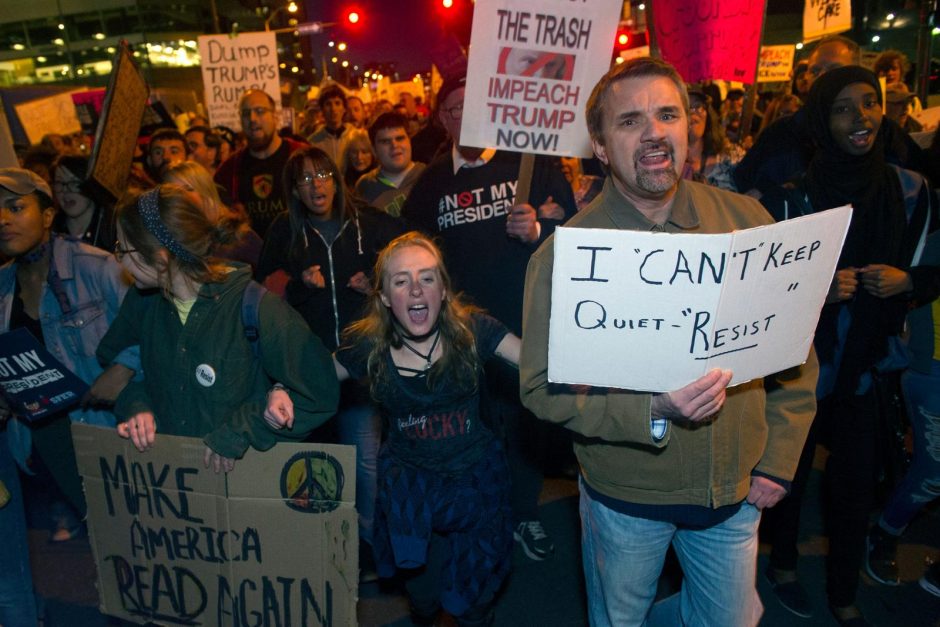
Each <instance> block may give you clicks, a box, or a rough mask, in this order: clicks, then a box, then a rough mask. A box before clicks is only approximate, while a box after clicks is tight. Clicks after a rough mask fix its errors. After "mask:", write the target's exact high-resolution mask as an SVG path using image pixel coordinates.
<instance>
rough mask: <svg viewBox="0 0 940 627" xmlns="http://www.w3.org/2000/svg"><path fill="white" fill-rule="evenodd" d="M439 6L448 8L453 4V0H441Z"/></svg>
mask: <svg viewBox="0 0 940 627" xmlns="http://www.w3.org/2000/svg"><path fill="white" fill-rule="evenodd" d="M441 6H442V7H444V8H445V9H449V8H451V7H453V6H454V0H441Z"/></svg>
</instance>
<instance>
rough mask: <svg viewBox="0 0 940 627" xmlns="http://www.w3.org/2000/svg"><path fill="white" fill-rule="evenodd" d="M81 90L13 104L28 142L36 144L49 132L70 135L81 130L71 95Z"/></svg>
mask: <svg viewBox="0 0 940 627" xmlns="http://www.w3.org/2000/svg"><path fill="white" fill-rule="evenodd" d="M82 91H84V89H76V90H74V91H66V92H62V93H60V94H56V95H54V96H46V97H45V98H37V99H35V100H30V101H28V102H22V103H20V104H18V105H15V106H14V108H15V109H16V117H18V118H19V119H20V124H22V125H23V130H25V131H26V136H27V137H28V138H29V143H31V144H38V143H39V142H40V141H41V140H42V138H43V136H44V135H47V134H50V133H55V134H58V135H71V134H72V133H78V132H81V130H82V125H81V122H80V121H79V119H78V113H77V112H76V110H75V103H74V102H73V100H72V95H73V94H76V93H81V92H82Z"/></svg>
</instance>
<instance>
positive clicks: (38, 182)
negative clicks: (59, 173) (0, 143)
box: [0, 168, 52, 198]
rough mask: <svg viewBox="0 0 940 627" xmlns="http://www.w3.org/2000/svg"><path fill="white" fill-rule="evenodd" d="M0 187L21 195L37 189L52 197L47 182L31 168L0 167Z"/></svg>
mask: <svg viewBox="0 0 940 627" xmlns="http://www.w3.org/2000/svg"><path fill="white" fill-rule="evenodd" d="M0 187H3V188H5V189H8V190H10V191H11V192H13V193H14V194H19V195H21V196H25V195H26V194H32V193H33V192H34V191H36V190H39V191H41V192H42V193H44V194H45V195H46V196H48V197H49V198H52V190H51V189H50V188H49V183H47V182H46V181H45V180H44V179H43V178H42V177H41V176H39V175H38V174H36V173H35V172H33V171H32V170H24V169H23V168H0Z"/></svg>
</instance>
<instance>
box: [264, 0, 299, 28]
mask: <svg viewBox="0 0 940 627" xmlns="http://www.w3.org/2000/svg"><path fill="white" fill-rule="evenodd" d="M297 8H298V7H297V3H296V2H293V0H291V3H290V4H288V5H287V6H286V7H278V8H277V9H274V10H273V11H271V15H269V16H268V18H267V19H266V20H265V21H264V30H266V31H269V30H271V20H273V19H274V17H275V16H276V15H277V14H278V13H280V12H281V11H287V12H288V13H296V12H297Z"/></svg>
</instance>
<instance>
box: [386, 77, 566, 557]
mask: <svg viewBox="0 0 940 627" xmlns="http://www.w3.org/2000/svg"><path fill="white" fill-rule="evenodd" d="M465 82H466V76H465V75H462V74H461V75H458V76H455V77H452V78H449V79H448V80H447V81H445V82H444V84H443V85H442V86H441V90H440V92H439V93H438V96H437V103H438V111H437V115H438V120H439V121H440V122H441V125H442V126H443V127H444V129H445V130H446V131H447V133H448V135H449V136H450V138H451V140H452V142H453V143H452V146H451V147H450V149H449V150H447V151H446V152H445V153H444V154H442V155H440V156H439V157H438V158H436V159H435V160H434V161H432V162H431V163H430V164H429V165H428V166H427V168H426V169H425V171H424V173H423V174H422V175H421V177H420V178H419V179H418V181H417V182H416V183H415V186H414V187H413V188H412V190H411V193H410V194H409V195H408V199H407V200H406V201H405V206H404V207H403V208H402V213H401V215H402V218H404V219H405V221H406V222H409V223H410V224H411V225H413V226H414V227H415V228H417V229H419V230H422V231H424V232H425V233H428V234H430V235H434V236H437V237H438V238H439V239H440V241H441V244H442V247H443V249H444V255H445V258H446V259H447V263H448V268H449V269H450V272H451V277H452V278H453V280H454V283H455V285H456V287H457V289H459V290H461V291H463V292H464V293H465V294H467V295H469V296H470V297H471V298H472V299H473V301H474V303H475V304H477V305H479V306H481V307H484V308H485V309H486V310H487V311H488V312H489V313H490V314H491V315H492V316H494V317H495V318H497V319H498V320H500V321H502V322H503V324H505V325H506V326H507V327H509V329H510V330H511V331H512V332H513V333H516V334H519V333H520V332H521V331H522V288H523V285H524V282H525V269H526V265H527V264H528V262H529V257H530V256H531V255H532V253H533V252H535V249H536V247H537V246H538V245H539V243H541V242H542V241H544V240H545V238H546V237H548V235H550V234H551V233H552V232H553V231H554V229H555V226H556V225H558V224H560V223H561V222H563V221H564V220H566V219H567V218H568V217H570V216H572V215H574V214H575V213H576V211H577V209H576V205H575V201H574V195H573V193H572V191H571V186H570V185H568V182H567V181H566V180H565V178H564V176H563V175H562V174H561V171H560V169H559V168H557V167H555V166H554V165H553V164H552V163H551V162H550V161H549V160H547V159H545V158H543V157H537V158H536V159H535V167H534V169H533V173H532V186H531V192H530V195H529V198H530V201H529V203H526V204H516V203H515V195H516V182H517V180H518V178H519V163H520V155H519V153H512V152H499V151H496V150H495V149H493V148H487V149H485V150H484V149H482V148H473V147H470V146H462V145H460V129H461V120H462V118H463V114H464V91H465V87H464V85H465ZM536 207H538V210H536ZM494 370H496V371H498V370H500V369H499V368H495V369H494ZM503 370H506V371H505V372H495V373H494V372H493V371H492V370H491V371H490V372H489V374H490V377H489V378H490V381H491V384H493V385H492V387H494V388H495V389H494V390H493V391H492V393H491V397H492V398H493V399H495V401H496V402H495V404H496V405H498V407H497V408H495V409H494V412H498V413H499V414H500V415H499V417H498V419H499V420H501V421H502V424H504V425H505V428H506V431H507V439H508V447H507V449H508V450H507V453H508V456H509V467H510V473H511V475H512V477H511V479H512V482H513V485H512V498H513V514H514V517H515V525H516V532H515V537H516V540H517V541H518V542H520V543H521V544H522V548H523V550H524V552H525V553H526V555H527V556H528V557H529V558H531V559H534V560H542V559H545V558H546V557H548V556H549V555H551V553H552V551H553V550H554V545H553V544H552V542H551V539H550V538H549V537H548V535H547V533H546V532H545V530H544V528H543V527H542V524H541V522H539V519H538V495H539V492H540V490H541V486H542V471H541V469H540V468H539V467H538V464H537V462H536V460H537V458H538V455H537V451H538V449H539V447H540V443H539V442H538V441H537V439H538V437H539V433H540V429H539V423H538V421H536V420H535V419H534V417H532V416H531V414H529V413H528V412H526V411H525V410H524V409H523V408H522V406H521V405H520V403H519V397H518V383H517V376H518V375H517V373H516V372H515V371H514V370H513V371H508V369H503ZM541 431H544V427H543V428H542V429H541ZM529 449H534V450H529Z"/></svg>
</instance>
